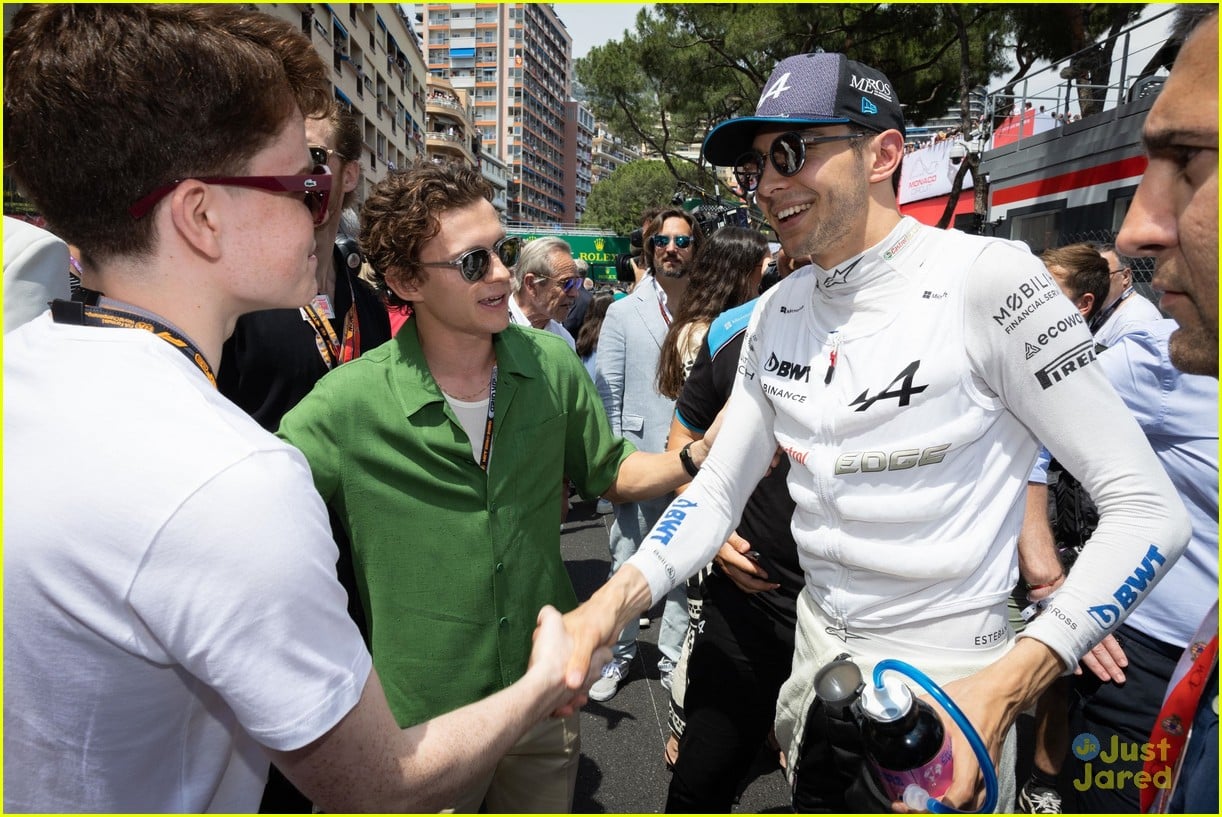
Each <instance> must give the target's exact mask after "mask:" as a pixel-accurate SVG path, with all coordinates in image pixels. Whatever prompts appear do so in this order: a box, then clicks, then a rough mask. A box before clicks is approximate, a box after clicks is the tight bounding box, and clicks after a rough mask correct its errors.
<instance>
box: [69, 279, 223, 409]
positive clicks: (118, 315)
mask: <svg viewBox="0 0 1222 817" xmlns="http://www.w3.org/2000/svg"><path fill="white" fill-rule="evenodd" d="M51 319H52V320H54V321H55V322H56V323H62V324H68V325H71V326H96V327H100V328H104V329H143V330H145V331H147V332H152V333H153V334H154V335H156V336H157V337H159V338H161V339H162V340H164V341H165V342H166V343H168V344H170V345H171V346H173V347H174V348H175V349H177V350H178V351H180V352H182V353H183V354H184V355H186V357H187V359H188V360H190V361H191V362H192V363H194V364H195V365H196V367H198V368H199V370H200V371H201V372H203V373H204V377H206V378H208V382H209V383H211V384H212V387H213V388H216V375H215V374H213V373H212V367H211V366H209V365H208V361H207V360H205V359H204V354H203V352H201V351H200V350H199V347H197V346H196V345H195V344H194V343H192V342H191V341H189V340H188V339H187V338H185V337H184V336H183V335H181V334H179V333H178V332H177V331H176V330H174V329H172V328H170V327H169V326H167V325H166V324H164V323H162V322H161V321H159V320H157V319H156V318H153V317H151V316H149V315H142V314H140V313H137V312H130V311H128V310H125V309H119V308H116V307H109V306H93V305H86V304H83V303H80V302H78V301H65V300H61V299H56V300H54V301H52V302H51Z"/></svg>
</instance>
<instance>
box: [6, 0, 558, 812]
mask: <svg viewBox="0 0 1222 817" xmlns="http://www.w3.org/2000/svg"><path fill="white" fill-rule="evenodd" d="M4 53H5V64H4V124H5V131H4V160H5V170H6V172H7V173H12V175H13V178H14V179H15V180H16V181H17V184H18V185H19V187H20V188H21V189H22V190H23V192H24V193H25V194H26V195H27V196H28V197H29V198H30V200H31V201H32V202H33V203H34V204H35V206H36V207H37V208H38V209H39V211H40V212H41V213H42V214H43V215H44V216H45V217H46V218H47V219H48V222H49V223H50V224H51V225H52V226H53V228H54V229H56V230H57V231H58V232H60V233H61V234H62V235H63V237H64V238H65V239H67V240H68V241H70V242H72V243H73V244H74V245H76V246H77V247H79V248H80V251H81V253H82V257H83V259H84V260H85V262H86V266H87V268H88V270H89V272H90V281H91V284H92V285H93V286H96V288H97V290H99V292H100V294H99V297H98V298H97V301H96V303H90V304H82V303H77V302H71V301H55V302H54V304H53V306H52V308H51V310H50V311H49V312H45V313H43V314H42V315H41V316H39V317H38V318H36V319H34V320H32V321H30V322H29V323H27V324H25V325H24V326H23V327H21V328H20V329H18V330H16V331H14V332H12V333H10V334H8V335H6V336H5V351H6V355H5V360H4V377H5V381H4V385H5V406H4V431H5V447H4V470H5V474H6V475H7V476H8V477H9V479H8V480H6V482H7V484H6V485H5V491H4V517H5V519H4V521H5V531H4V534H5V536H4V684H5V688H4V807H5V810H6V811H9V812H13V811H23V812H143V813H150V812H152V813H160V812H204V811H215V812H236V813H249V812H253V811H254V810H255V809H256V808H258V806H259V799H260V795H261V794H262V792H263V784H264V780H265V778H266V776H267V771H268V760H269V758H270V759H271V761H272V762H274V763H275V764H276V765H277V766H278V767H280V768H281V769H282V770H283V771H284V772H285V774H286V776H287V777H288V778H289V779H290V780H292V781H293V782H294V783H295V784H296V785H297V786H298V787H300V789H301V790H302V791H303V792H304V793H305V794H307V795H308V796H309V797H310V798H311V799H312V800H313V801H314V802H315V803H317V804H318V805H319V806H320V807H321V808H323V809H325V810H326V811H329V812H342V811H376V812H387V811H389V812H405V811H406V812H415V811H426V810H433V809H438V808H441V807H443V806H444V805H446V804H447V803H448V802H449V801H450V800H451V799H452V797H453V796H454V793H455V792H457V791H460V790H461V789H462V788H463V787H464V786H466V785H468V784H469V781H470V780H471V779H473V778H477V777H479V776H480V775H482V774H484V773H485V772H486V771H487V770H488V769H490V768H491V767H492V764H493V763H494V762H495V760H496V758H497V757H499V756H500V754H501V753H503V752H504V751H505V750H506V749H508V748H509V747H510V746H511V745H512V744H513V742H514V741H515V740H516V739H517V738H518V737H519V736H520V735H521V734H522V733H523V732H525V731H526V730H527V729H528V728H529V727H531V726H533V724H535V723H536V722H538V721H539V720H541V719H543V718H544V717H546V716H547V715H548V714H549V713H551V712H553V711H554V710H556V709H557V707H562V708H566V709H567V708H569V707H572V706H575V705H578V704H579V703H580V701H581V696H580V695H575V694H574V689H573V687H579V684H577V683H575V684H573V687H570V686H569V685H568V683H567V682H568V680H569V679H568V678H567V677H566V675H565V663H564V662H565V660H566V658H567V657H568V652H569V649H570V647H571V645H570V644H569V643H568V639H567V638H566V636H565V635H564V631H563V628H562V627H561V623H560V616H559V614H558V613H557V612H556V611H555V610H548V611H543V612H541V613H540V611H539V610H538V609H537V608H536V610H535V611H533V612H532V617H533V615H535V614H538V615H539V621H540V623H541V624H542V625H543V627H544V630H545V633H544V634H542V635H541V637H540V639H539V640H538V642H537V644H536V649H535V651H534V654H533V657H534V659H535V661H534V663H533V665H532V667H531V671H530V672H528V673H527V675H526V676H525V677H522V680H521V681H520V682H519V683H517V684H514V686H513V687H512V688H510V689H506V690H504V691H501V692H497V693H496V694H495V695H491V697H489V698H488V700H484V701H480V702H478V703H475V704H473V705H471V706H468V707H465V708H463V709H462V710H461V711H458V712H452V713H448V714H446V715H444V716H441V717H438V718H436V719H435V720H433V721H431V722H429V723H427V724H421V725H420V726H417V727H414V728H411V729H400V728H399V727H398V725H397V724H396V723H395V721H394V718H393V716H392V714H391V711H390V709H389V707H388V706H387V701H386V697H385V695H384V693H383V690H382V686H381V684H380V682H379V679H378V674H377V673H376V672H375V671H373V669H372V661H371V659H370V655H369V651H368V649H367V648H366V646H365V644H364V642H363V640H362V639H361V636H360V633H359V632H358V631H357V628H356V627H355V626H354V625H353V623H352V620H351V619H350V618H349V616H348V613H347V610H346V609H345V607H346V604H345V596H344V591H343V588H342V587H341V586H340V584H339V582H337V581H336V577H335V562H336V557H337V553H336V548H335V544H334V543H333V542H332V540H331V535H330V529H329V526H328V524H327V515H326V509H325V508H324V506H323V503H322V502H321V501H320V500H319V498H318V494H317V492H316V491H315V489H314V487H313V484H312V480H311V478H310V473H309V470H308V467H307V464H306V462H305V460H304V459H303V458H302V457H301V455H300V454H299V453H298V452H297V451H294V450H293V449H292V448H290V447H289V446H287V445H285V444H284V443H283V442H281V441H280V440H277V439H276V438H275V437H274V436H272V435H271V434H269V433H268V432H267V431H265V430H264V429H262V428H260V427H259V425H258V424H257V423H256V422H254V421H253V420H252V419H251V418H250V417H249V416H247V414H246V413H245V412H243V411H242V410H241V409H239V408H238V407H237V406H235V405H234V404H233V403H231V402H230V401H228V400H227V399H225V398H224V397H223V396H222V395H221V394H220V393H219V392H218V391H217V389H216V384H215V377H214V372H215V370H216V366H217V365H218V364H219V362H220V359H221V347H222V344H223V342H224V340H225V337H226V336H227V335H228V333H229V332H230V331H232V329H233V326H234V323H235V322H236V321H237V319H238V317H239V316H240V315H242V314H244V313H247V312H249V311H251V310H256V309H262V308H293V307H298V306H301V305H303V304H306V303H308V302H309V300H310V297H311V295H313V294H314V293H315V292H316V289H317V281H316V278H315V267H316V265H317V258H316V257H315V256H316V252H317V244H316V241H317V239H316V235H315V229H316V228H318V227H319V226H320V225H321V223H322V222H323V221H324V219H325V217H326V214H327V212H328V210H327V205H328V199H329V195H328V194H329V193H330V192H331V189H332V188H331V185H332V182H333V177H332V176H331V175H329V174H328V173H327V172H326V170H325V168H323V167H320V166H317V165H315V164H314V163H313V161H312V159H311V157H310V153H309V151H308V149H307V141H306V126H305V116H325V115H326V113H327V112H328V111H329V109H330V106H331V104H332V103H331V84H330V79H329V74H328V69H327V67H326V66H325V65H324V64H323V63H322V62H321V60H320V59H319V58H318V55H317V53H316V52H315V51H314V49H313V47H312V46H311V45H310V43H309V40H308V39H306V38H305V37H303V36H302V35H301V33H300V32H299V31H298V30H297V29H296V28H295V27H294V26H292V25H290V24H288V23H286V22H283V21H280V20H276V19H275V18H272V17H270V16H268V15H265V14H259V13H255V12H251V11H249V10H247V9H244V8H242V7H240V6H236V5H211V6H173V5H161V4H147V5H133V6H125V5H108V6H87V5H83V4H82V5H68V4H65V5H59V6H39V5H26V6H23V7H22V8H21V9H20V10H19V11H17V13H16V14H15V15H14V17H13V19H12V21H11V24H10V25H9V26H8V28H7V31H6V34H5V40H4ZM166 77H173V78H174V81H172V82H167V81H166ZM86 121H87V122H89V123H90V126H89V127H88V128H87V129H82V128H81V123H82V122H86ZM86 130H87V131H88V132H87V134H86V133H85V131H86ZM68 167H71V168H72V170H71V172H66V171H65V169H66V168H68ZM326 249H328V250H329V247H328V248H326ZM66 485H67V486H71V497H70V498H66V495H65V486H66ZM520 675H521V673H519V676H520ZM491 692H492V690H490V693H491Z"/></svg>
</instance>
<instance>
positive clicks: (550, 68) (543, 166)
mask: <svg viewBox="0 0 1222 817" xmlns="http://www.w3.org/2000/svg"><path fill="white" fill-rule="evenodd" d="M416 15H417V21H418V23H419V29H420V31H421V33H422V35H423V38H424V53H425V65H426V66H427V70H428V73H429V74H431V75H433V76H436V77H439V78H443V79H446V80H448V81H449V82H450V84H451V86H452V87H453V88H454V89H455V90H456V91H458V90H465V91H468V92H469V94H470V96H471V98H472V100H473V101H474V106H475V123H474V124H475V129H476V130H477V131H479V133H480V135H481V137H482V145H483V148H484V150H486V151H487V152H489V153H491V154H493V155H494V156H496V157H497V158H499V159H500V160H501V161H503V162H504V163H505V164H506V166H507V168H508V171H509V186H508V217H509V218H510V219H511V220H513V221H520V222H531V223H548V222H559V221H563V220H564V219H565V212H566V206H565V190H566V185H567V184H568V180H567V179H566V176H565V155H566V153H567V152H568V151H567V150H566V144H565V122H564V117H565V103H566V101H567V100H568V96H569V83H570V77H571V76H572V57H571V54H572V38H571V37H570V36H569V33H568V30H567V29H566V28H565V26H564V23H563V22H561V21H560V19H559V18H558V17H557V16H556V12H555V10H554V9H553V8H552V6H551V4H550V3H503V4H498V3H429V4H425V5H420V6H417V12H416Z"/></svg>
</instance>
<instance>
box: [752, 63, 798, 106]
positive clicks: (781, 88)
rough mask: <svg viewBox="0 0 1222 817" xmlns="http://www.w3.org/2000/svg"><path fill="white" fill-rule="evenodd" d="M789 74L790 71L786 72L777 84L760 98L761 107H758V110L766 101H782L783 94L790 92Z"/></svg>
mask: <svg viewBox="0 0 1222 817" xmlns="http://www.w3.org/2000/svg"><path fill="white" fill-rule="evenodd" d="M789 73H790V72H789V71H786V72H785V73H783V74H781V76H780V77H778V78H777V81H776V82H774V83H772V87H771V88H769V89H768V90H767V91H765V92H764V95H763V96H761V97H760V101H759V105H757V106H756V108H757V109H758V108H759V107H761V106H762V105H763V104H764V100H765V99H780V98H781V94H783V93H785V92H786V91H788V90H789Z"/></svg>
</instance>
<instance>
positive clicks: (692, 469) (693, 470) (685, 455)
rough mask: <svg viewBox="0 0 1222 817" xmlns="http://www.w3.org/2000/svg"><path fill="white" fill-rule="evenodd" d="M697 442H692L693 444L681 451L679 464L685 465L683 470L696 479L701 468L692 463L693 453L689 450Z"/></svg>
mask: <svg viewBox="0 0 1222 817" xmlns="http://www.w3.org/2000/svg"><path fill="white" fill-rule="evenodd" d="M695 442H696V441H695V440H692V442H690V443H688V444H687V445H685V446H683V447H682V448H680V449H679V462H681V463H683V470H684V471H686V472H687V475H688V476H689V477H694V476H696V475H697V474H699V473H700V466H699V465H697V464H696V463H694V462H692V452H691V451H689V450H688V449H690V448H691V447H692V444H693V443H695Z"/></svg>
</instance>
